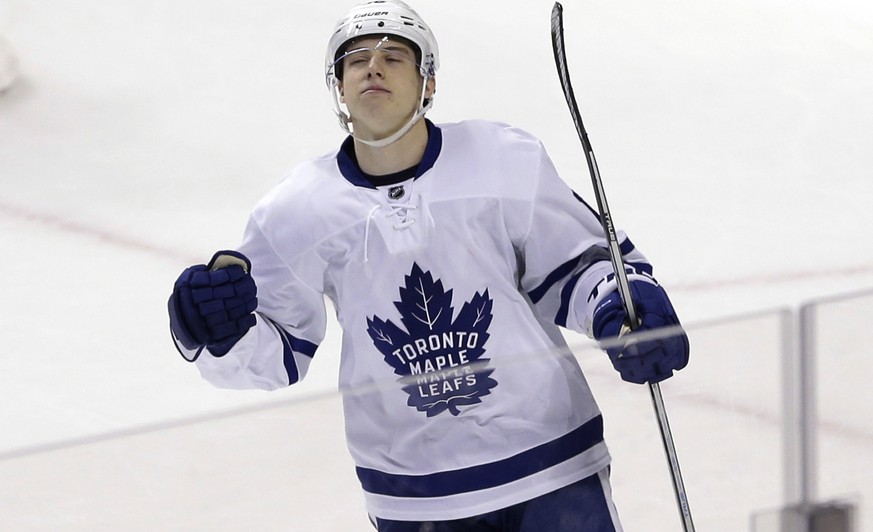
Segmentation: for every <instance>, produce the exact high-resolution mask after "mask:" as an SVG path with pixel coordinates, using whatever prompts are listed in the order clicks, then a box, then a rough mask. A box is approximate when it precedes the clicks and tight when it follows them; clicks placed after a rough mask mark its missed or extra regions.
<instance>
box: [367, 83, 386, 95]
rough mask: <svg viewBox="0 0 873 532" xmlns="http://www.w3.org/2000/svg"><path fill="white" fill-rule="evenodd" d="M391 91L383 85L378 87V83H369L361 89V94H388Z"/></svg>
mask: <svg viewBox="0 0 873 532" xmlns="http://www.w3.org/2000/svg"><path fill="white" fill-rule="evenodd" d="M390 92H391V91H389V90H388V89H386V88H385V87H380V86H378V85H371V86H369V87H364V90H362V91H361V94H379V93H382V94H388V93H390Z"/></svg>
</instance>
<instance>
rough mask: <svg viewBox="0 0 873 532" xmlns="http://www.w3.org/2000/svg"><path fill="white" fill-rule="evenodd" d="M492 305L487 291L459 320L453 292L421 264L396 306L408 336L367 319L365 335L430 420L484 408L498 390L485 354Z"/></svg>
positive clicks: (411, 401) (470, 303) (378, 320)
mask: <svg viewBox="0 0 873 532" xmlns="http://www.w3.org/2000/svg"><path fill="white" fill-rule="evenodd" d="M492 305H493V301H492V299H491V298H490V297H489V295H488V290H487V289H486V290H485V291H484V292H483V293H481V294H480V293H478V292H477V293H476V294H475V295H474V296H473V297H472V298H471V299H470V300H469V301H467V302H465V303H464V305H463V307H461V311H460V312H459V313H458V315H457V317H454V319H453V314H454V307H452V290H448V291H446V290H444V289H443V285H442V282H441V281H440V280H439V279H436V280H434V278H433V275H431V273H430V272H425V271H423V270H422V269H421V268H420V267H419V266H418V264H413V265H412V271H411V273H410V274H409V275H407V276H405V286H403V287H401V288H400V301H395V302H394V306H395V307H396V308H397V310H398V311H399V312H400V321H401V322H402V323H403V326H404V327H405V329H406V330H403V329H402V328H401V327H399V326H398V325H396V324H395V323H394V322H392V321H391V320H383V319H381V318H379V317H378V316H373V317H372V318H368V319H367V332H368V333H369V334H370V338H372V339H373V344H374V345H375V346H376V348H377V349H378V350H379V352H381V353H382V355H383V356H384V358H385V362H387V363H388V364H389V365H390V366H391V367H392V368H393V369H394V373H396V374H397V375H400V376H401V379H400V380H401V381H402V382H403V384H404V385H403V390H404V391H405V392H406V393H408V394H409V400H408V401H407V404H408V405H409V406H411V407H415V408H416V409H418V411H420V412H425V413H426V414H427V416H428V417H432V416H436V415H438V414H441V413H442V412H446V411H448V412H449V413H451V414H452V415H454V416H457V415H460V414H461V411H460V410H459V407H460V406H464V405H473V404H476V403H481V402H482V399H481V398H482V397H483V396H486V395H489V394H490V393H491V389H492V388H494V387H495V386H497V381H495V380H494V379H492V378H491V377H490V375H491V373H493V372H494V369H493V368H489V367H488V365H489V359H487V358H482V356H483V355H484V354H485V343H486V342H487V341H488V337H489V334H488V327H489V326H490V325H491V317H492V316H491V308H492Z"/></svg>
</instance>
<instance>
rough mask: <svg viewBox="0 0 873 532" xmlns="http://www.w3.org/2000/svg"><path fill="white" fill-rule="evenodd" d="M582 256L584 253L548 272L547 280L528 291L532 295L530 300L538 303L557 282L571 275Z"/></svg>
mask: <svg viewBox="0 0 873 532" xmlns="http://www.w3.org/2000/svg"><path fill="white" fill-rule="evenodd" d="M581 257H582V255H579V256H578V257H574V258H572V259H570V260H568V261H567V262H565V263H564V264H561V265H560V266H558V267H557V268H556V269H555V270H553V271H552V273H550V274H548V275H547V276H546V278H545V280H544V281H543V282H542V283H540V285H539V286H538V287H536V288H534V289H533V290H531V291H530V292H528V293H527V295H528V296H529V297H530V300H531V301H532V302H533V303H534V304H536V303H538V302H539V300H540V299H542V298H543V296H545V295H546V292H548V291H549V289H550V288H551V287H552V286H554V285H555V283H557V282H558V281H560V280H561V279H563V278H564V277H566V276H568V275H570V273H571V272H572V271H573V270H574V269H575V268H576V264H577V263H578V262H579V259H580V258H581Z"/></svg>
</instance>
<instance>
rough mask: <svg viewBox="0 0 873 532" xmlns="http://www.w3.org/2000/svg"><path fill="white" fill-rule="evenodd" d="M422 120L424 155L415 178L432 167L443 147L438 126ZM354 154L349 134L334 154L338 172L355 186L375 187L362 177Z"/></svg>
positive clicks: (353, 146) (353, 144)
mask: <svg viewBox="0 0 873 532" xmlns="http://www.w3.org/2000/svg"><path fill="white" fill-rule="evenodd" d="M424 122H425V124H427V146H426V147H425V148H424V156H422V158H421V162H420V163H418V170H416V172H415V179H418V178H419V177H421V176H422V175H423V174H424V173H425V172H427V171H428V170H430V169H431V167H433V165H434V163H436V160H437V158H438V157H439V155H440V151H441V150H442V147H443V133H442V131H440V128H439V127H437V126H436V125H434V123H433V122H431V121H430V120H428V119H425V121H424ZM354 154H355V141H354V139H353V138H352V136H351V135H349V136H348V137H347V138H346V140H344V141H343V143H342V146H340V149H339V152H338V153H337V155H336V163H337V167H339V171H340V173H341V174H342V175H343V177H345V178H346V180H348V182H349V183H351V184H353V185H355V186H356V187H365V188H376V187H375V185H373V184H372V183H370V181H369V180H368V179H367V178H366V177H364V174H363V172H361V168H360V167H359V166H358V162H357V159H356V158H355V155H354Z"/></svg>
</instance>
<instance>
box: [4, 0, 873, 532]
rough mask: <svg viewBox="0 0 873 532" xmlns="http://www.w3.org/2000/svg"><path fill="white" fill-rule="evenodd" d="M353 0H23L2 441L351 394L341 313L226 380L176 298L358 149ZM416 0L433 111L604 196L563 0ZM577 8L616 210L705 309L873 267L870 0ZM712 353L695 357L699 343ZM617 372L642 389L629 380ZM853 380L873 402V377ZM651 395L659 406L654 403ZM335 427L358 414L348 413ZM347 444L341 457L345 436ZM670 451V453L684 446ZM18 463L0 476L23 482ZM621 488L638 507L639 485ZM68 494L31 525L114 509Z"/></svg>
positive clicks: (10, 98)
mask: <svg viewBox="0 0 873 532" xmlns="http://www.w3.org/2000/svg"><path fill="white" fill-rule="evenodd" d="M351 5H352V2H339V1H335V0H325V1H319V2H307V3H301V2H287V1H286V2H282V1H277V0H263V1H259V2H242V1H234V0H212V1H204V0H177V1H172V2H171V1H167V0H151V1H143V0H129V1H125V2H104V1H98V0H78V1H76V2H69V1H64V2H46V1H39V0H4V2H3V3H0V34H2V35H5V37H6V39H7V40H8V41H9V42H10V43H11V44H12V46H13V47H14V49H15V51H16V53H17V55H18V59H19V63H20V69H21V79H20V80H19V82H18V83H17V84H16V85H15V86H13V87H12V88H11V89H9V90H8V91H6V92H5V93H4V94H2V95H0V250H2V259H0V264H2V266H0V273H2V275H0V278H2V283H0V284H2V287H3V289H2V291H0V456H2V457H5V458H4V460H5V461H6V462H10V461H14V460H22V458H16V456H31V455H28V449H31V450H33V449H39V448H48V447H53V446H60V447H63V445H59V444H61V443H63V442H68V441H83V440H87V439H89V438H95V439H99V438H100V437H102V435H106V434H112V433H116V432H119V431H121V432H123V431H126V430H136V429H137V428H141V427H148V426H151V425H154V424H161V423H168V422H176V421H178V422H180V423H183V424H184V422H185V420H188V419H191V418H197V417H198V416H204V415H207V416H208V415H211V414H213V413H218V412H223V411H226V410H229V409H235V408H240V407H243V406H245V405H262V404H265V403H273V402H277V403H287V402H289V401H291V400H293V399H294V398H300V399H303V398H305V397H307V396H311V395H312V394H318V393H323V392H325V391H329V390H331V389H333V388H335V381H336V364H337V357H338V349H339V338H338V331H337V328H336V327H335V326H334V325H332V326H331V329H330V334H329V336H328V339H327V340H326V341H325V343H324V344H323V345H322V346H321V347H320V349H319V352H318V354H317V356H316V359H315V362H314V363H313V366H312V370H311V375H310V378H308V379H307V381H306V382H304V383H302V384H300V385H298V386H296V387H294V388H292V389H289V390H285V391H280V392H275V393H272V394H267V393H262V392H229V391H222V390H216V389H213V388H212V387H211V386H209V385H207V384H205V383H203V382H202V381H201V380H200V379H199V376H198V375H197V372H196V370H195V368H194V367H193V366H191V365H188V364H187V363H185V362H184V361H183V360H182V359H181V358H180V357H179V356H178V355H177V353H176V352H175V349H174V348H173V346H172V344H171V342H170V338H169V333H168V323H167V317H166V310H165V309H166V299H167V296H168V295H169V292H170V289H171V287H172V283H173V281H174V279H175V278H176V276H177V275H178V274H179V272H180V271H181V270H182V269H183V268H184V267H186V266H188V265H189V264H193V263H198V262H205V261H206V260H208V259H209V257H210V256H211V254H212V252H213V251H214V250H216V249H225V248H232V247H233V246H235V245H236V243H237V242H238V240H239V238H240V236H241V233H242V228H243V225H244V223H245V220H246V217H247V215H248V212H249V209H250V208H251V207H252V206H253V204H254V203H255V202H256V201H257V200H258V199H259V198H260V197H261V196H262V195H263V194H265V193H266V192H267V191H268V190H269V189H270V188H271V187H272V186H273V185H274V184H275V183H276V182H277V181H278V180H279V179H280V178H281V176H282V175H283V173H284V172H286V171H287V170H288V169H290V168H291V167H292V166H294V165H295V164H297V163H299V162H301V161H303V160H305V159H307V158H309V157H313V156H315V155H319V154H322V153H324V152H327V151H329V150H333V149H335V148H336V146H337V145H338V144H339V143H340V142H341V140H342V138H343V134H342V132H341V131H340V129H339V127H338V125H337V123H336V121H335V118H334V117H333V115H332V112H331V107H330V100H329V97H328V93H327V90H326V88H325V84H324V79H323V60H324V47H325V45H326V42H327V38H328V36H329V34H330V31H331V29H332V27H333V24H334V22H335V21H336V19H337V18H339V17H340V16H341V15H342V14H343V13H344V12H345V11H346V10H347V9H348V8H349V7H350V6H351ZM414 6H415V7H416V8H417V9H418V11H419V12H420V13H421V14H422V15H423V16H424V17H425V19H426V20H427V21H428V22H429V23H430V25H431V26H432V28H433V29H434V31H435V33H436V34H437V37H438V39H439V43H440V48H441V63H442V68H441V70H440V72H439V74H438V77H437V79H438V84H437V87H438V89H437V95H436V100H435V107H434V109H433V111H432V112H431V113H430V115H429V116H430V118H431V119H433V120H434V121H436V122H447V121H456V120H462V119H465V118H487V119H496V120H500V121H505V122H509V123H511V124H514V125H516V126H519V127H522V128H524V129H527V130H529V131H531V132H532V133H534V134H535V135H537V136H539V137H540V138H541V139H542V140H543V141H544V143H545V145H546V146H547V149H548V150H549V153H550V154H551V156H552V158H553V159H554V161H555V163H556V165H557V167H558V169H559V170H560V171H561V172H562V174H563V176H564V177H565V178H566V180H567V181H568V182H570V183H571V185H572V186H573V187H574V189H576V190H577V191H578V192H579V193H580V194H582V195H583V196H585V197H587V198H589V199H591V200H592V202H593V196H592V195H591V185H590V181H589V178H588V172H587V167H586V164H585V160H584V157H583V155H582V152H581V150H580V145H579V141H578V139H577V138H576V133H575V130H574V129H573V124H572V122H571V120H570V117H569V114H568V112H567V108H566V105H565V103H564V100H563V96H562V94H561V90H560V86H559V84H558V81H557V76H556V73H555V67H554V63H553V60H552V51H551V45H550V42H549V14H550V10H551V7H552V3H551V2H550V1H546V0H528V1H520V0H480V1H472V0H439V1H437V0H419V1H418V2H415V3H414ZM564 8H565V25H566V31H567V35H566V39H567V53H568V57H569V65H570V69H571V74H572V78H573V82H574V84H575V88H576V95H577V98H578V100H579V103H580V106H581V109H582V114H583V117H584V119H585V124H586V126H587V128H588V131H589V134H590V137H591V141H592V143H593V145H594V149H595V152H596V154H597V158H598V162H599V164H600V169H601V173H602V175H603V179H604V183H605V186H606V191H607V194H608V196H609V200H610V206H611V208H612V211H613V215H614V218H615V220H616V223H617V225H618V226H619V227H620V228H622V229H624V230H625V231H626V232H627V233H629V234H630V236H631V238H632V239H633V240H634V242H635V243H636V244H637V246H638V247H639V248H640V249H642V251H643V252H644V253H646V255H647V256H648V257H649V258H650V259H651V261H652V262H653V263H654V265H655V268H656V270H655V273H656V276H657V277H658V278H659V279H660V281H661V282H662V283H663V284H664V285H665V286H666V287H667V288H668V290H669V291H670V293H671V294H672V297H673V299H674V303H675V304H676V307H677V310H678V311H679V313H680V317H682V319H683V321H684V322H685V323H686V324H689V326H692V327H693V326H694V324H698V323H710V322H712V320H717V319H721V318H730V317H731V316H735V315H739V314H748V313H755V312H759V311H765V310H766V311H768V310H770V309H778V308H788V309H793V308H796V306H797V305H799V304H801V303H802V302H804V301H808V300H810V299H815V298H818V297H822V296H827V295H831V294H842V293H850V292H853V291H856V290H861V289H868V288H870V287H873V211H871V209H870V206H869V202H870V201H871V199H873V179H871V178H873V175H871V168H873V125H871V124H873V98H871V95H873V4H870V3H869V2H861V1H855V0H835V1H833V2H828V3H824V2H813V1H809V0H800V1H793V2H787V1H784V0H755V1H753V0H725V1H722V2H695V1H691V0H674V1H669V2H646V1H642V0H621V1H614V2H605V1H600V2H595V1H577V0H567V1H565V2H564ZM860 323H861V325H860V328H863V327H864V322H863V321H861V322H860ZM856 330H857V329H856ZM752 336H754V334H752ZM572 339H573V340H574V341H580V342H582V341H584V339H581V338H576V337H574V338H572ZM775 352H776V353H777V354H778V351H775ZM705 356H706V354H705V353H699V352H697V351H695V352H694V353H692V362H691V364H692V365H694V364H695V357H700V359H701V360H703V359H704V358H705ZM766 363H767V364H770V365H773V364H775V362H774V361H773V360H768V361H766ZM821 364H822V365H827V364H828V361H827V360H824V361H822V362H821ZM724 367H725V368H726V369H724V372H725V373H724V374H723V375H718V376H717V377H718V378H722V379H723V380H726V381H728V382H730V383H737V382H743V381H744V380H746V379H747V378H748V379H754V378H755V377H753V376H754V375H755V372H756V368H755V366H754V361H753V362H752V363H751V364H745V363H743V364H739V363H737V364H733V365H732V364H731V363H730V362H729V361H728V362H727V363H725V365H724ZM866 367H867V368H870V365H869V363H868V365H867V366H866ZM690 369H691V367H689V370H690ZM851 369H852V368H848V371H851ZM868 371H869V369H868ZM688 375H689V376H688V377H687V379H690V378H691V376H692V375H693V373H691V372H690V371H689V373H688ZM767 375H770V376H778V371H775V370H774V371H771V372H769V373H767ZM868 375H869V374H868ZM710 377H713V376H712V375H710ZM604 378H605V377H604ZM681 378H682V374H680V376H679V377H678V378H677V381H678V380H679V379H681ZM594 380H596V378H595V379H594ZM713 380H716V381H717V380H718V379H716V378H713ZM770 384H771V385H772V386H774V387H776V386H777V384H776V383H775V382H771V383H770ZM610 385H611V386H622V384H620V381H618V379H617V377H615V379H614V380H613V381H612V382H611V384H610ZM670 385H671V383H666V384H665V388H667V387H669V386H670ZM623 386H631V385H623ZM855 393H856V396H857V397H859V398H860V399H859V400H860V401H861V402H863V403H865V404H867V405H869V402H870V393H869V391H867V390H866V389H856V390H855ZM864 397H866V399H864ZM642 406H643V409H645V408H646V405H645V403H643V405H642ZM668 406H669V405H668ZM298 410H304V408H301V409H298ZM860 413H861V416H862V417H863V416H870V417H867V418H866V420H863V419H862V421H861V423H862V425H863V426H864V427H866V428H865V429H864V430H865V431H866V432H863V434H862V437H861V441H862V442H865V443H862V447H861V451H860V452H861V453H866V455H867V456H870V455H871V454H873V444H871V442H873V436H871V430H873V429H871V427H873V415H871V410H870V408H869V406H868V407H866V408H863V409H860ZM605 414H606V418H607V423H609V419H610V412H609V411H608V410H607V411H606V412H605ZM622 415H631V414H628V413H626V412H622ZM633 415H638V416H639V419H640V423H650V422H651V412H650V411H647V410H644V411H642V412H639V413H634V414H633ZM717 415H718V413H717V412H716V413H710V414H709V415H708V416H707V417H711V416H717ZM325 420H329V421H325V422H329V423H339V419H338V416H337V415H336V413H335V412H333V413H332V414H331V415H329V416H328V415H327V414H326V417H325ZM758 421H760V420H758ZM281 423H282V424H283V426H287V427H289V428H288V430H289V432H290V433H291V434H294V433H295V432H300V433H305V432H306V431H307V430H309V426H310V425H307V423H309V424H312V423H319V421H318V420H317V416H316V417H315V418H314V417H313V413H312V412H311V411H310V412H307V413H306V415H301V416H300V418H299V419H297V420H295V419H294V417H293V416H290V417H287V418H283V419H282V420H281ZM774 423H775V424H777V425H778V420H776V421H775V422H774ZM771 425H773V423H771ZM774 426H775V425H774ZM777 428H778V427H777ZM755 430H757V429H755V428H754V427H749V428H748V431H749V433H753V432H754V431H755ZM213 437H214V438H218V439H221V438H222V437H223V436H222V434H221V433H220V432H218V433H216V434H214V435H213ZM684 437H685V438H687V439H691V440H694V439H695V438H704V437H705V435H696V434H694V433H691V434H689V433H688V432H686V433H685V435H684ZM257 441H258V440H257V438H252V439H251V443H250V445H255V446H256V445H257ZM288 445H289V448H288V452H289V453H304V452H306V450H305V449H300V448H299V446H296V447H295V444H294V442H293V441H290V442H289V443H288ZM853 449H854V448H853ZM254 452H255V453H256V452H257V451H256V449H255V450H254ZM657 452H658V449H655V453H657ZM852 452H855V451H852ZM656 455H657V454H656ZM27 459H28V460H39V459H40V458H39V456H37V455H33V457H32V458H27ZM46 460H47V462H46V463H49V461H50V459H49V458H47V459H46ZM336 460H337V463H340V464H342V466H343V468H345V467H346V465H347V464H346V461H347V460H348V458H347V457H346V456H338V457H337V458H336ZM326 467H327V468H335V464H334V465H325V464H324V463H323V462H321V461H319V462H316V463H314V464H313V465H312V468H311V469H306V468H304V469H303V470H298V471H294V470H284V471H282V472H281V477H282V479H281V480H282V481H283V482H286V483H287V484H290V485H302V484H305V483H312V482H313V479H317V478H318V477H319V476H320V475H322V474H324V469H323V468H326ZM617 467H620V464H618V463H617ZM651 467H652V468H653V469H657V470H658V474H661V473H662V471H661V470H662V469H663V464H661V463H653V464H651ZM737 468H738V469H742V468H743V464H737ZM635 474H638V475H640V476H645V475H646V472H645V471H644V470H643V471H636V472H635ZM691 474H693V473H691ZM738 474H739V473H738ZM19 480H20V479H15V478H3V479H2V481H0V482H2V483H5V484H7V488H8V490H9V491H14V489H15V488H14V486H15V484H16V483H17V482H18V481H19ZM226 489H227V490H231V491H232V490H233V489H234V488H233V486H232V485H231V486H227V487H226ZM665 489H669V488H668V487H665ZM701 491H703V490H701V489H700V488H698V489H697V492H698V494H700V493H701ZM4 493H5V492H4ZM698 496H700V495H698ZM252 497H257V496H255V495H253V496H252ZM622 497H623V498H632V496H625V495H623V496H622ZM691 497H692V502H693V497H694V491H692V492H691ZM774 497H775V499H774V500H776V501H778V500H779V499H778V494H774ZM11 500H13V499H9V498H4V499H2V500H0V528H3V524H2V521H4V520H9V519H13V517H14V516H15V515H16V510H17V508H13V507H11V504H12V503H10V501H11ZM717 502H719V503H721V504H724V505H726V506H730V504H731V502H730V501H717ZM868 503H869V501H868ZM349 504H350V505H352V506H353V507H355V508H358V507H360V508H362V506H361V504H360V501H359V500H357V499H355V500H353V501H350V502H349V501H343V500H339V501H337V500H333V501H329V500H328V501H325V502H324V507H323V508H320V509H319V512H316V513H314V514H313V515H315V514H317V513H320V512H321V511H323V512H325V513H328V514H329V513H331V512H332V508H333V507H334V506H336V505H339V506H347V505H349ZM626 506H627V508H628V510H627V511H628V513H629V514H631V515H630V518H631V519H632V518H633V515H632V514H633V512H634V511H635V509H634V508H633V506H634V505H633V504H627V505H626ZM764 506H766V505H764ZM182 508H183V507H182ZM361 511H362V510H361ZM58 512H59V513H58V514H57V516H56V520H54V521H53V520H52V517H51V516H49V517H47V518H46V519H47V520H45V521H40V522H35V521H28V522H23V521H21V520H19V521H14V522H16V523H17V526H18V527H20V528H21V529H34V530H36V529H45V530H53V529H81V530H92V529H96V527H93V528H92V526H91V525H93V524H94V520H96V519H97V517H96V516H91V518H93V519H89V516H87V515H85V516H83V517H82V518H81V519H80V520H78V521H76V520H70V519H68V517H69V516H65V517H63V518H62V517H60V516H64V513H63V510H62V509H59V510H58ZM182 512H184V510H180V513H182ZM668 512H673V510H672V509H668ZM746 517H747V516H741V518H742V519H745V518H746ZM248 518H249V519H250V520H251V521H250V524H251V527H250V528H249V529H273V527H272V525H266V524H264V523H261V524H260V525H259V520H258V511H257V509H255V510H253V511H252V513H251V515H249V516H248ZM63 519H67V521H64V522H66V525H65V526H63V527H61V526H60V525H59V523H61V522H62V520H63ZM305 519H309V517H307V518H305ZM288 522H289V523H293V522H294V519H293V518H292V517H289V521H288ZM297 522H304V523H310V521H306V520H304V521H297ZM361 522H362V523H365V519H363V516H361ZM89 523H90V525H89ZM228 523H229V522H228ZM176 526H178V527H179V528H180V529H181V528H184V527H182V525H179V524H178V523H177V524H176ZM176 526H173V527H170V528H176ZM289 526H290V527H291V528H290V529H294V530H298V529H299V530H303V529H308V530H321V529H324V530H333V529H334V528H330V527H328V526H326V525H325V526H324V527H320V526H319V525H317V524H312V523H311V524H309V525H301V526H300V527H296V526H292V525H289ZM337 526H340V525H337ZM356 526H357V525H356ZM648 526H650V528H647V529H648V530H656V531H657V530H674V529H676V527H675V524H673V523H669V524H662V525H659V524H658V523H650V524H649V525H648ZM168 527H169V526H168ZM307 527H309V528H307ZM133 528H136V526H131V527H128V529H133ZM244 528H247V527H242V526H240V529H244ZM228 529H235V525H231V524H228ZM335 529H336V530H342V529H343V528H335ZM363 529H366V528H363Z"/></svg>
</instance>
